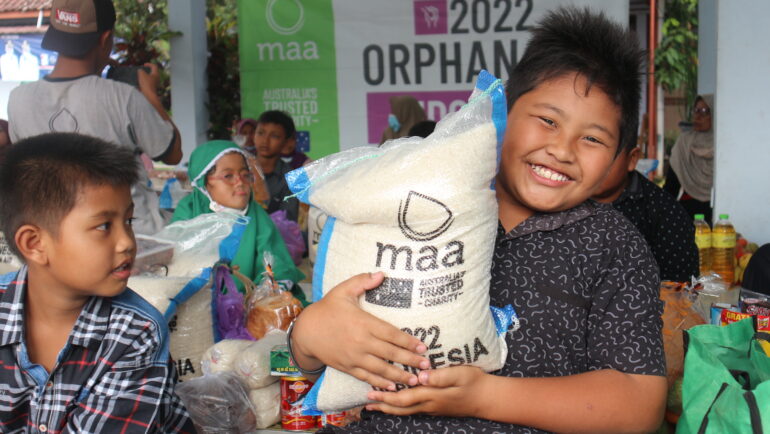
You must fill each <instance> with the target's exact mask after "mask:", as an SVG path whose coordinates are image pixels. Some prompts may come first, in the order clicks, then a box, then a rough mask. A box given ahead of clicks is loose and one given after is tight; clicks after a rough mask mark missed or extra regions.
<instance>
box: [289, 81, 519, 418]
mask: <svg viewBox="0 0 770 434" xmlns="http://www.w3.org/2000/svg"><path fill="white" fill-rule="evenodd" d="M486 89H489V90H488V91H487V92H481V91H483V90H486ZM505 118H506V106H505V98H504V95H503V91H502V86H501V84H500V82H499V81H496V80H495V79H494V77H491V76H490V75H489V74H485V73H483V74H482V76H480V77H479V83H478V84H477V92H476V93H475V94H474V96H473V97H472V100H471V102H470V103H469V104H467V105H466V106H465V107H463V108H462V109H461V110H460V111H459V112H457V113H454V114H452V115H449V116H448V117H447V118H445V119H443V120H442V121H441V122H439V123H438V125H437V127H436V130H435V132H434V133H433V134H432V135H431V136H429V137H428V138H426V139H420V138H417V137H415V138H403V139H398V140H395V141H391V142H387V143H386V144H384V145H383V146H382V147H380V148H375V147H361V148H354V149H351V150H349V151H345V152H341V153H338V154H334V155H331V156H329V157H326V158H323V159H321V160H318V161H316V162H314V163H311V164H310V165H309V166H307V167H305V168H302V169H298V170H297V171H294V172H292V173H290V174H289V175H288V176H287V179H288V180H289V181H290V182H289V185H290V188H292V190H293V191H294V192H295V193H298V196H299V197H300V199H301V200H303V201H306V202H309V203H311V204H312V205H314V206H316V207H318V208H319V209H320V210H322V211H323V212H324V213H326V214H328V215H329V218H328V220H327V222H326V225H325V227H324V231H323V233H322V235H321V239H320V242H319V246H318V256H317V258H316V264H315V269H314V275H313V294H314V299H318V298H319V297H320V296H321V295H322V294H326V293H327V292H328V291H329V290H331V289H332V288H334V287H335V286H336V285H337V284H339V283H341V282H343V281H344V280H346V279H348V278H350V277H352V276H354V275H356V274H359V273H364V272H374V271H383V272H384V273H385V280H384V281H383V283H382V284H381V285H380V286H379V287H378V288H376V289H373V290H370V291H367V293H366V294H364V295H363V296H362V297H361V298H360V303H361V307H362V309H363V310H365V311H367V312H369V313H371V314H373V315H375V316H377V317H379V318H381V319H384V320H386V321H388V322H390V323H392V324H393V325H395V326H396V327H398V328H400V329H401V330H404V331H406V332H407V333H410V334H412V335H413V336H416V337H418V338H420V339H421V340H422V341H423V342H425V344H426V345H427V347H428V352H427V353H426V354H425V356H426V357H428V358H429V360H430V361H431V365H432V368H442V367H448V366H455V365H463V364H468V365H473V366H478V367H480V368H482V369H484V370H485V371H494V370H497V369H500V368H501V367H502V366H503V363H504V361H505V357H506V355H507V347H506V345H505V339H504V331H502V332H500V331H498V328H503V327H504V328H507V325H504V326H497V325H496V323H495V320H494V319H493V315H492V314H491V313H490V306H489V281H490V271H491V265H492V254H493V248H494V241H495V237H496V231H497V201H496V199H495V192H494V190H493V189H492V188H491V185H492V181H493V179H494V177H495V174H496V170H497V160H498V149H499V145H500V142H501V139H502V132H503V131H504V129H505ZM398 387H399V388H402V387H406V386H404V385H398ZM370 390H371V386H370V385H368V384H366V383H364V382H361V381H359V380H357V379H355V378H354V377H352V376H350V375H348V374H345V373H343V372H340V371H337V370H335V369H333V368H327V369H326V371H325V373H324V375H323V376H322V377H321V378H319V380H318V382H317V383H316V385H315V386H314V388H313V390H312V391H311V392H310V394H309V395H308V397H307V398H306V400H305V409H306V411H308V413H309V414H312V413H314V412H316V411H319V410H320V411H325V412H335V411H339V410H344V409H348V408H352V407H355V406H358V405H362V404H364V403H366V402H367V399H366V394H367V392H368V391H370Z"/></svg>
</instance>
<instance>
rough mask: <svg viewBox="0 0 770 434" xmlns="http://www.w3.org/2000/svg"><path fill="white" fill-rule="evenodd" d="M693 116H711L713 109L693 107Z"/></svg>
mask: <svg viewBox="0 0 770 434" xmlns="http://www.w3.org/2000/svg"><path fill="white" fill-rule="evenodd" d="M692 112H693V114H696V115H704V116H705V115H710V114H711V109H710V108H708V107H693V109H692Z"/></svg>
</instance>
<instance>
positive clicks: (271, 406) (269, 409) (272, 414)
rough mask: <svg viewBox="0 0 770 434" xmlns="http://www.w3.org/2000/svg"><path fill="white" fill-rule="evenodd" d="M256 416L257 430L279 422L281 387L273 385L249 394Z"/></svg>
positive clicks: (277, 384)
mask: <svg viewBox="0 0 770 434" xmlns="http://www.w3.org/2000/svg"><path fill="white" fill-rule="evenodd" d="M249 399H250V400H251V405H253V406H254V409H255V410H256V415H257V429H265V428H267V427H269V426H273V425H275V424H276V423H278V421H279V420H281V385H280V384H279V383H273V384H271V385H269V386H265V387H262V388H260V389H253V390H252V391H250V392H249Z"/></svg>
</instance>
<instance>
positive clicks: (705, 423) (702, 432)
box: [698, 383, 727, 434]
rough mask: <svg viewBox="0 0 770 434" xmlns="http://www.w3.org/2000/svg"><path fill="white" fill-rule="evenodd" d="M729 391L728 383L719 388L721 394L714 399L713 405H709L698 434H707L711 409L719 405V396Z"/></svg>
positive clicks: (718, 393)
mask: <svg viewBox="0 0 770 434" xmlns="http://www.w3.org/2000/svg"><path fill="white" fill-rule="evenodd" d="M725 389H727V383H722V387H720V388H719V392H717V396H715V397H714V400H713V401H711V405H709V409H708V410H706V414H704V415H703V421H702V422H701V424H700V428H698V434H705V433H706V428H707V427H708V424H709V413H711V409H712V408H714V404H716V403H717V400H718V399H719V396H720V395H721V394H722V392H724V391H725Z"/></svg>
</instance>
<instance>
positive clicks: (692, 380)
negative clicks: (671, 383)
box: [676, 318, 770, 434]
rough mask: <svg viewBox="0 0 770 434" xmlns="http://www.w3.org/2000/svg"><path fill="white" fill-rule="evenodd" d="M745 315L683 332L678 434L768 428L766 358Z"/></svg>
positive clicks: (768, 366) (769, 389) (768, 373)
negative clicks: (729, 322) (741, 317)
mask: <svg viewBox="0 0 770 434" xmlns="http://www.w3.org/2000/svg"><path fill="white" fill-rule="evenodd" d="M766 336H767V334H759V333H755V328H754V320H753V319H752V318H747V319H745V320H742V321H738V322H735V323H733V324H730V325H727V326H724V327H720V326H714V325H701V326H696V327H693V328H691V329H690V330H688V331H686V332H685V347H686V353H685V359H684V381H683V383H682V409H683V410H682V416H681V417H680V419H679V423H678V424H677V429H676V432H677V434H679V433H762V432H765V433H770V357H768V356H767V355H766V354H765V352H764V351H763V350H762V348H761V346H760V344H759V341H758V339H761V338H764V339H766Z"/></svg>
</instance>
